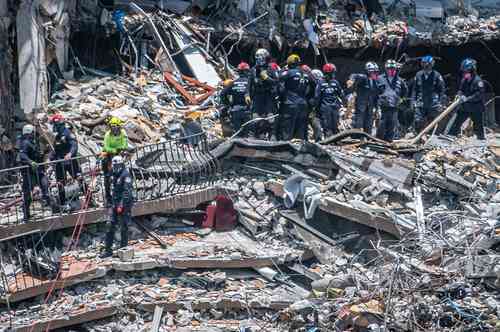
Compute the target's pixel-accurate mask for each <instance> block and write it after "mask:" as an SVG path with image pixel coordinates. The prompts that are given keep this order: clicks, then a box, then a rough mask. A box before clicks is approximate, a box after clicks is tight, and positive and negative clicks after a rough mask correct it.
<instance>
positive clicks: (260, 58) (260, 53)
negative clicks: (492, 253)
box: [255, 48, 270, 66]
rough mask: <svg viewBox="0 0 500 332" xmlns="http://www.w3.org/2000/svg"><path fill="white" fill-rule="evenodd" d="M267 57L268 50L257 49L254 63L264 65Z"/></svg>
mask: <svg viewBox="0 0 500 332" xmlns="http://www.w3.org/2000/svg"><path fill="white" fill-rule="evenodd" d="M269 56H270V54H269V51H268V50H266V49H265V48H259V49H258V50H257V52H255V62H256V63H257V64H258V65H260V66H262V65H265V64H266V62H267V59H268V58H269Z"/></svg>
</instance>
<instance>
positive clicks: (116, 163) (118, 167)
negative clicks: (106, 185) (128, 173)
mask: <svg viewBox="0 0 500 332" xmlns="http://www.w3.org/2000/svg"><path fill="white" fill-rule="evenodd" d="M111 168H112V169H113V173H114V174H120V173H121V171H122V170H123V169H124V168H125V162H124V160H123V158H122V157H121V156H114V157H113V159H111Z"/></svg>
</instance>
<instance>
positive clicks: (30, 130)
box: [23, 124, 35, 135]
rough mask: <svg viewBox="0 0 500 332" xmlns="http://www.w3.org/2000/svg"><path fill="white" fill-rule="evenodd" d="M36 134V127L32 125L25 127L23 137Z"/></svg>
mask: <svg viewBox="0 0 500 332" xmlns="http://www.w3.org/2000/svg"><path fill="white" fill-rule="evenodd" d="M34 132H35V127H33V126H32V125H30V124H27V125H24V126H23V135H31V134H33V133H34Z"/></svg>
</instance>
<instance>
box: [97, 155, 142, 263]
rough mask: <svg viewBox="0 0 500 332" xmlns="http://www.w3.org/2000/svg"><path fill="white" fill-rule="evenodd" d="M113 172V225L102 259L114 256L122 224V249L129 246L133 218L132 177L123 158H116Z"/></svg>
mask: <svg viewBox="0 0 500 332" xmlns="http://www.w3.org/2000/svg"><path fill="white" fill-rule="evenodd" d="M112 170H113V212H112V215H111V224H110V225H109V229H108V233H107V234H106V248H105V251H104V252H103V253H102V255H101V257H102V258H106V257H110V256H111V255H112V254H113V251H112V247H113V242H114V238H115V232H116V226H117V224H120V229H121V236H120V248H123V247H126V246H127V244H128V224H129V223H130V222H131V218H132V206H133V205H134V196H133V192H132V190H133V189H132V176H131V175H130V172H129V171H128V169H127V168H126V167H125V162H124V160H123V157H121V156H115V157H113V159H112Z"/></svg>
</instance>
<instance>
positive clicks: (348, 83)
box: [345, 80, 354, 89]
mask: <svg viewBox="0 0 500 332" xmlns="http://www.w3.org/2000/svg"><path fill="white" fill-rule="evenodd" d="M345 85H346V86H347V88H348V89H350V88H352V86H353V85H354V81H353V80H347V82H346V83H345Z"/></svg>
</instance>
